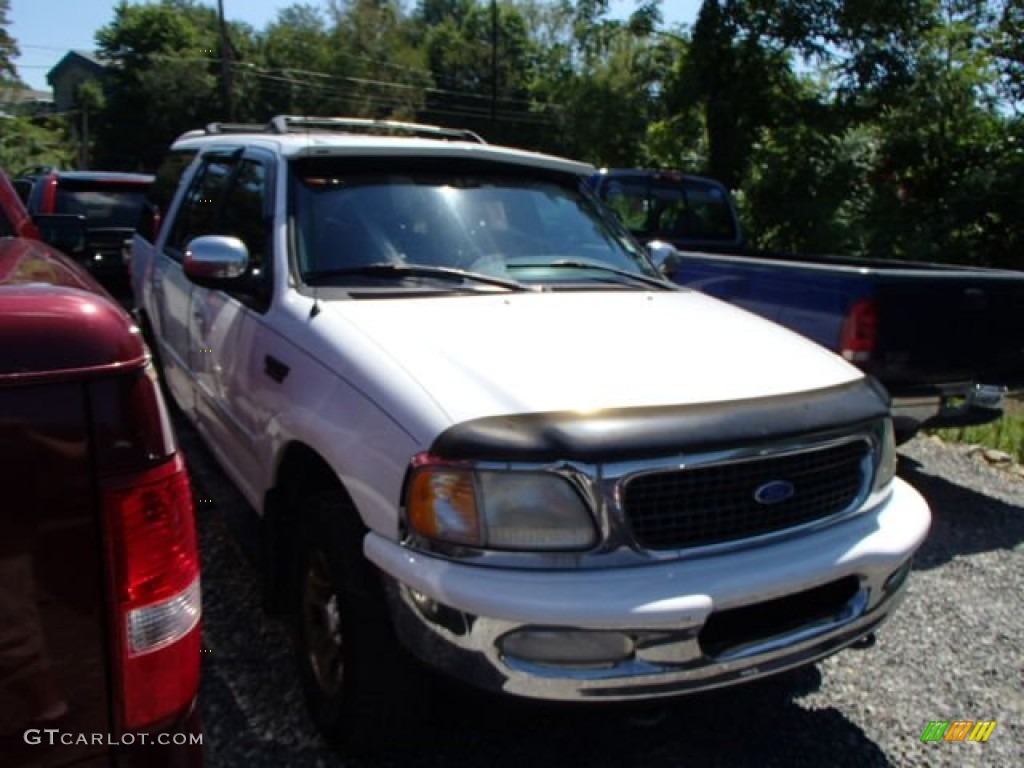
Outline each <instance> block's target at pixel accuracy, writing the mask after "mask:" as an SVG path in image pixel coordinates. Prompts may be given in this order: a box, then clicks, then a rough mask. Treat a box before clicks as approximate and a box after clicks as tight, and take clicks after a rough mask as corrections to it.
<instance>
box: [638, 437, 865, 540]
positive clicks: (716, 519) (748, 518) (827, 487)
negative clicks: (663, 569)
mask: <svg viewBox="0 0 1024 768" xmlns="http://www.w3.org/2000/svg"><path fill="white" fill-rule="evenodd" d="M869 450H870V448H869V445H868V443H867V441H865V440H856V441H852V442H844V443H840V444H837V445H830V446H827V447H823V448H817V449H812V450H808V451H802V452H799V453H792V454H787V455H782V456H769V457H764V458H755V459H749V460H744V461H737V462H731V463H728V464H712V465H709V466H702V467H694V468H689V469H687V468H684V469H676V470H669V471H665V472H651V473H647V474H642V475H637V476H636V477H632V478H630V479H628V480H627V481H626V483H625V487H624V493H623V506H624V509H625V515H626V521H627V522H628V524H629V527H630V529H631V530H632V533H633V538H634V540H635V541H636V543H637V544H638V545H639V546H641V547H643V548H645V549H683V548H687V547H699V546H706V545H709V544H720V543H724V542H730V541H736V540H738V539H745V538H749V537H752V536H760V535H762V534H766V533H772V532H775V531H781V530H784V529H786V528H792V527H795V526H798V525H803V524H805V523H809V522H812V521H814V520H820V519H822V518H826V517H830V516H832V515H834V514H837V513H839V512H842V511H843V510H845V509H847V508H848V507H850V505H851V504H853V503H854V502H855V501H856V500H857V497H858V496H859V494H860V493H861V490H862V489H863V488H864V485H865V482H866V480H867V478H866V477H865V474H864V466H865V464H866V462H865V461H864V459H865V457H866V456H867V455H868V452H869ZM778 481H782V482H784V483H789V484H791V485H792V490H793V493H792V495H791V496H790V497H789V498H786V499H783V500H780V501H775V502H774V503H762V502H759V501H757V500H755V498H754V496H755V493H756V492H757V491H758V489H763V488H764V487H765V486H766V485H767V484H772V483H776V482H778Z"/></svg>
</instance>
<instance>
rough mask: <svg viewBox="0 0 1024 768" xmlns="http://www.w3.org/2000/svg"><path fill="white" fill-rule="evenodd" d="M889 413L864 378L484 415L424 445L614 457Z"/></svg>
mask: <svg viewBox="0 0 1024 768" xmlns="http://www.w3.org/2000/svg"><path fill="white" fill-rule="evenodd" d="M888 413H889V405H888V399H887V396H886V395H885V393H884V390H882V389H881V388H880V386H879V385H877V384H876V383H875V382H874V381H872V380H871V379H867V378H865V379H859V380H857V381H855V382H852V383H849V384H843V385H840V386H836V387H829V388H827V389H820V390H815V391H812V392H799V393H796V394H791V395H782V396H778V397H763V398H754V399H749V400H733V401H730V402H721V403H707V404H700V405H671V406H656V407H647V408H617V409H613V410H607V411H601V412H598V413H594V414H586V415H582V414H579V413H574V412H572V411H554V412H547V413H525V414H513V415H508V416H488V417H484V418H481V419H473V420H472V421H466V422H463V423H461V424H455V425H454V426H452V427H449V428H448V429H446V430H445V431H444V432H442V433H441V434H440V435H438V436H437V438H436V439H435V440H434V443H433V445H432V446H431V448H430V452H431V453H432V454H434V455H435V456H438V457H440V458H445V459H473V460H476V461H538V462H539V461H582V462H593V463H596V462H607V461H621V460H628V459H638V458H644V457H650V456H666V455H672V454H675V453H683V452H688V451H694V450H700V451H709V450H718V449H723V448H735V447H739V446H747V445H751V444H757V443H760V442H766V441H769V440H778V439H786V438H789V437H795V436H798V435H806V434H810V433H815V432H823V431H827V430H836V429H841V428H843V427H849V426H853V425H859V424H864V423H867V422H870V421H873V420H875V419H879V418H881V417H883V416H886V415H888Z"/></svg>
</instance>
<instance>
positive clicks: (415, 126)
mask: <svg viewBox="0 0 1024 768" xmlns="http://www.w3.org/2000/svg"><path fill="white" fill-rule="evenodd" d="M270 127H271V130H272V131H273V132H274V133H297V132H301V131H316V130H326V131H342V132H352V133H382V134H385V135H394V134H406V135H412V136H423V137H425V138H438V139H457V140H461V141H473V142H476V143H478V144H486V143H487V142H485V141H484V140H483V139H482V138H481V137H480V135H479V134H477V133H474V132H473V131H470V130H466V129H462V128H444V127H442V126H439V125H425V124H423V123H405V122H400V121H397V120H371V119H368V118H363V117H301V116H296V115H277V116H276V117H273V118H271V120H270Z"/></svg>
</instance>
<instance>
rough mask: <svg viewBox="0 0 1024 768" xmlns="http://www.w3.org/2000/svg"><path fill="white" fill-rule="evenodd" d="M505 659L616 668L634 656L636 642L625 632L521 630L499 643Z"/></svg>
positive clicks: (566, 666) (587, 667)
mask: <svg viewBox="0 0 1024 768" xmlns="http://www.w3.org/2000/svg"><path fill="white" fill-rule="evenodd" d="M498 647H499V648H500V649H501V653H502V655H503V656H507V657H511V658H515V659H518V660H520V661H527V662H530V663H533V664H541V665H545V666H555V667H563V668H576V669H593V668H606V667H613V666H615V665H616V664H619V663H621V662H623V661H626V660H628V659H630V658H632V657H633V650H634V644H633V639H632V638H631V637H630V636H629V635H626V634H623V633H621V632H598V631H590V630H571V629H520V630H516V631H515V632H511V633H509V634H507V635H505V636H504V637H503V638H501V639H500V640H499V641H498Z"/></svg>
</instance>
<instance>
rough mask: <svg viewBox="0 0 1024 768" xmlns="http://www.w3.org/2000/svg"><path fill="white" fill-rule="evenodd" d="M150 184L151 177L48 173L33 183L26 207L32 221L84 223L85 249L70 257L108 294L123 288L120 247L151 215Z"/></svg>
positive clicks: (124, 275) (124, 273)
mask: <svg viewBox="0 0 1024 768" xmlns="http://www.w3.org/2000/svg"><path fill="white" fill-rule="evenodd" d="M152 183H153V177H152V176H148V175H146V174H141V173H116V172H113V171H53V170H51V171H48V172H46V173H44V174H43V175H41V176H38V177H37V178H36V179H35V180H34V182H33V183H32V188H31V191H30V192H29V193H28V200H27V207H28V210H29V213H31V214H33V215H35V214H53V213H56V214H66V215H71V216H81V217H84V219H85V226H86V234H85V243H84V249H83V250H82V251H81V252H79V253H74V254H71V255H73V256H75V257H76V258H79V259H80V260H81V261H82V263H83V264H84V265H85V266H86V267H87V268H88V270H89V271H90V272H92V273H93V275H94V276H95V277H96V278H97V279H98V280H100V281H101V282H102V283H104V285H106V286H107V287H108V288H111V289H113V290H115V291H121V290H123V289H125V288H127V283H128V280H127V278H128V264H127V261H126V259H125V248H124V244H125V241H126V240H128V239H130V238H131V236H132V234H133V233H134V232H135V228H136V226H138V224H139V219H140V216H143V215H144V213H146V212H148V211H149V210H150V209H149V208H148V206H147V200H146V196H147V194H148V192H149V187H150V185H151V184H152ZM149 215H151V214H149Z"/></svg>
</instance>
